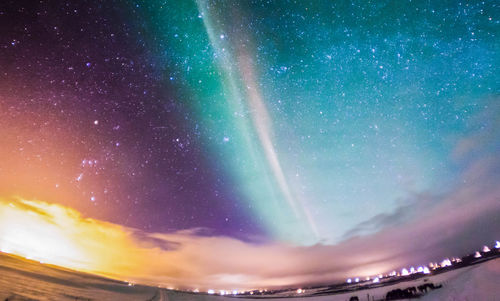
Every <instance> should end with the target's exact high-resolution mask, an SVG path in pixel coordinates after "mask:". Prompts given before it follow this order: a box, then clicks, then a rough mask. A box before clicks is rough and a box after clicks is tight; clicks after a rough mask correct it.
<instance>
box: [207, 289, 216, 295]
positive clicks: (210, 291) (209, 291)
mask: <svg viewBox="0 0 500 301" xmlns="http://www.w3.org/2000/svg"><path fill="white" fill-rule="evenodd" d="M207 293H208V294H209V295H213V294H215V291H214V290H208V291H207Z"/></svg>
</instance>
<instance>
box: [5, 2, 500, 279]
mask: <svg viewBox="0 0 500 301" xmlns="http://www.w3.org/2000/svg"><path fill="white" fill-rule="evenodd" d="M0 18H1V19H2V24H4V25H2V26H0V197H2V198H6V199H8V198H10V197H12V196H18V197H20V198H22V199H37V200H42V201H46V202H51V203H56V204H61V205H64V206H68V207H70V208H74V209H75V210H77V211H78V212H81V214H82V215H83V216H86V217H91V218H95V219H99V220H103V221H108V222H111V223H113V224H117V225H121V226H124V227H129V228H136V229H140V231H145V232H148V233H175V232H176V231H182V230H192V229H197V230H196V231H195V233H196V235H194V236H198V237H200V239H201V238H206V237H219V238H220V237H228V238H230V239H235V240H241V241H244V242H255V243H261V244H263V245H266V244H274V243H276V244H290V245H292V246H300V247H311V246H315V245H316V244H321V245H324V246H334V245H337V246H342V244H343V243H352V240H353V239H354V240H357V239H359V236H361V237H364V238H366V239H370V241H374V240H372V239H374V237H378V236H383V237H385V235H386V234H387V233H391V231H392V230H394V229H393V228H394V227H397V228H399V229H400V230H398V231H404V229H408V233H418V235H424V233H426V231H430V229H429V228H425V229H424V228H419V226H417V225H418V223H419V222H421V223H431V224H432V225H434V226H435V227H436V229H439V228H440V227H446V229H447V230H446V231H450V232H449V236H446V237H442V240H437V241H436V242H434V243H433V244H432V245H433V246H434V247H435V248H436V249H439V252H438V251H436V253H433V252H432V251H430V250H425V256H424V255H422V259H427V258H431V257H432V256H438V255H442V254H443V253H446V252H445V251H449V249H446V248H444V247H443V248H444V249H440V248H441V247H442V245H446V244H448V245H449V242H450V240H453V239H461V240H463V244H462V245H460V248H461V250H462V251H464V252H465V251H467V250H469V249H468V248H471V247H472V246H473V243H477V241H479V240H485V241H490V240H494V239H498V237H496V236H498V234H499V232H498V231H499V230H498V228H499V227H490V228H484V225H494V224H496V225H498V223H499V222H500V221H499V216H500V209H499V205H498V204H499V203H500V199H499V194H498V189H497V188H496V185H495V184H496V183H497V182H498V178H500V158H499V157H498V154H499V150H500V139H499V137H500V135H499V132H498V129H499V118H500V117H499V116H500V107H499V98H498V94H499V88H500V84H499V80H498V75H497V74H498V62H499V58H500V57H499V55H498V50H499V46H500V45H499V42H498V41H499V39H498V33H499V14H498V6H497V4H495V2H494V1H472V2H470V1H469V2H467V3H465V2H463V3H462V2H457V1H434V2H429V1H427V2H425V1H392V2H391V1H382V2H373V3H372V2H370V1H350V2H347V1H273V2H271V3H268V2H266V1H208V0H197V1H195V0H182V1H181V0H179V1H154V0H148V1H136V2H134V1H105V2H103V3H101V2H98V1H78V2H75V1H73V2H64V1H62V2H61V1H40V2H36V3H32V2H29V1H28V2H23V1H7V2H6V5H2V7H0ZM437 208H445V209H443V210H446V211H447V212H449V211H453V210H455V209H456V210H457V213H456V214H455V215H453V214H452V215H450V216H454V217H456V219H455V220H454V221H446V222H443V224H442V225H440V224H439V223H437V224H436V223H435V219H437V218H438V217H439V218H441V217H440V216H441V215H440V214H441V213H442V212H440V211H439V210H437ZM458 208H469V209H471V208H473V209H474V210H475V211H474V210H472V209H471V210H469V211H462V210H458ZM440 210H441V209H440ZM467 212H469V213H467ZM431 221H432V222H431ZM457 227H458V228H457ZM417 228H418V229H419V230H415V229H417ZM494 228H496V229H497V230H493V229H494ZM391 229H392V230H391ZM401 229H402V230H401ZM436 229H434V228H433V230H432V231H437V230H436ZM451 229H453V230H451ZM412 231H413V232H412ZM398 233H399V232H398ZM398 235H399V236H397V237H398V238H400V239H401V240H400V241H397V242H394V243H395V244H405V243H407V241H406V240H405V239H404V237H405V235H404V232H401V233H399V234H398ZM471 237H474V239H470V238H471ZM190 239H192V237H190ZM485 243H486V242H485ZM356 246H358V247H359V246H360V245H358V244H356ZM449 246H450V247H449V248H451V245H449ZM453 246H454V247H457V245H453ZM405 250H407V249H405ZM341 253H342V252H340V253H339V254H341ZM342 254H344V253H342ZM445 255H446V254H445ZM457 255H459V254H457ZM403 261H404V260H401V262H398V263H402V262H403ZM359 263H360V262H356V264H359ZM353 264H354V263H353ZM332 268H333V267H332ZM264 278H265V277H262V278H258V279H264Z"/></svg>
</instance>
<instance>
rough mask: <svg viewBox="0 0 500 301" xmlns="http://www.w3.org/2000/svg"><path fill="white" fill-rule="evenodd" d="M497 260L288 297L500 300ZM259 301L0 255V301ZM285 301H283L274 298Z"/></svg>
mask: <svg viewBox="0 0 500 301" xmlns="http://www.w3.org/2000/svg"><path fill="white" fill-rule="evenodd" d="M499 280H500V258H497V259H495V260H490V261H487V262H485V263H482V264H477V265H474V266H469V267H466V268H462V269H458V270H453V271H450V272H447V273H442V274H439V275H435V276H430V277H424V278H420V279H418V280H413V281H406V282H400V283H397V284H393V285H389V286H383V287H378V288H372V289H366V290H360V291H356V292H350V293H343V294H337V295H328V296H316V297H299V296H296V297H290V298H289V299H293V300H296V301H301V300H307V301H326V300H329V301H345V300H349V298H351V297H352V296H357V297H358V298H359V300H360V301H363V300H370V301H372V300H384V297H385V296H386V294H387V292H388V291H391V290H394V289H397V288H401V289H405V288H407V287H412V286H419V285H422V284H423V283H429V282H432V283H434V284H436V285H437V284H442V285H443V287H442V288H440V289H436V290H433V291H431V292H429V293H428V294H427V295H425V296H424V297H422V298H421V299H420V300H500V286H499V285H498V283H499ZM259 299H264V298H262V297H261V298H245V297H237V298H234V297H226V296H214V295H205V294H191V293H181V292H175V291H168V290H165V289H158V288H156V287H148V286H140V285H136V286H128V285H127V284H126V283H123V282H120V281H114V280H109V279H104V278H101V277H95V276H92V275H87V274H82V273H76V272H71V271H65V270H61V269H56V268H52V267H48V266H45V265H41V264H38V263H34V262H25V261H23V260H19V259H17V258H13V257H10V256H6V255H0V300H2V301H3V300H117V301H118V300H123V301H126V300H151V301H153V300H180V301H184V300H193V301H203V300H207V301H222V300H226V301H239V300H253V301H256V300H259ZM273 299H277V300H284V299H287V298H273Z"/></svg>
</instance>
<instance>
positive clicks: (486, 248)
mask: <svg viewBox="0 0 500 301" xmlns="http://www.w3.org/2000/svg"><path fill="white" fill-rule="evenodd" d="M489 251H491V250H490V248H488V246H483V252H484V253H487V252H489Z"/></svg>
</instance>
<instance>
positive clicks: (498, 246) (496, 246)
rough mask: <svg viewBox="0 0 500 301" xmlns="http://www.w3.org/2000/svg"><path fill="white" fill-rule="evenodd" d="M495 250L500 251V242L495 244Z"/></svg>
mask: <svg viewBox="0 0 500 301" xmlns="http://www.w3.org/2000/svg"><path fill="white" fill-rule="evenodd" d="M495 249H500V241H498V240H497V241H496V242H495Z"/></svg>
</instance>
